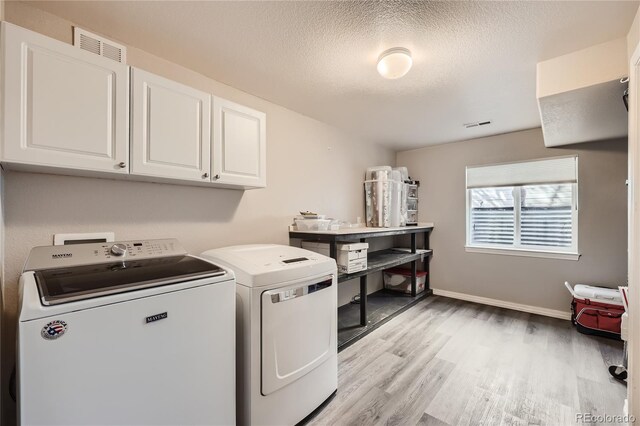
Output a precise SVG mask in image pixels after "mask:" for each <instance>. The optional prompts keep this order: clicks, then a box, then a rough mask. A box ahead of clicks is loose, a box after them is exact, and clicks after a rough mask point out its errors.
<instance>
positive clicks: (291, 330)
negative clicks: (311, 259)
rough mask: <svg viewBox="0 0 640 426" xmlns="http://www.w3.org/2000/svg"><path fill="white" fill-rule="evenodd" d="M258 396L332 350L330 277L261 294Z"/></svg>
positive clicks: (311, 366) (334, 295) (333, 291)
mask: <svg viewBox="0 0 640 426" xmlns="http://www.w3.org/2000/svg"><path fill="white" fill-rule="evenodd" d="M261 304H262V318H261V321H262V336H261V337H262V339H261V356H262V386H261V392H262V395H269V394H270V393H272V392H274V391H276V390H278V389H280V388H282V387H284V386H286V385H288V384H289V383H291V382H293V381H295V380H297V379H298V378H300V377H302V376H304V375H305V374H307V373H308V372H309V371H311V370H313V369H314V368H316V367H317V366H318V365H320V364H322V363H323V362H324V361H326V360H327V359H328V358H329V357H331V355H335V354H336V333H337V330H336V327H337V325H336V317H337V285H336V282H335V279H334V277H333V276H327V277H324V278H321V279H319V280H314V281H312V282H309V281H307V282H300V283H297V284H294V285H288V286H286V287H281V288H277V289H271V290H268V291H265V292H263V293H262V298H261Z"/></svg>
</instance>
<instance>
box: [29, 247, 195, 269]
mask: <svg viewBox="0 0 640 426" xmlns="http://www.w3.org/2000/svg"><path fill="white" fill-rule="evenodd" d="M186 254H187V252H186V250H185V249H184V248H183V247H182V245H181V244H180V243H179V242H178V240H176V239H162V240H134V241H117V242H113V243H89V244H72V245H67V246H44V247H34V248H33V249H32V250H31V253H30V254H29V258H28V259H27V262H26V264H25V267H24V270H25V271H37V270H40V269H52V268H64V267H69V266H82V265H91V264H99V263H108V262H114V261H126V260H139V259H140V260H141V259H150V258H155V257H169V256H184V255H186Z"/></svg>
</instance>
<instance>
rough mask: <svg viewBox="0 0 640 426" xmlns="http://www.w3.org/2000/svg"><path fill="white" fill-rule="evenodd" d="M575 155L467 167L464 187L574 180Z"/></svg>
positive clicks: (571, 181)
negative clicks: (465, 185)
mask: <svg viewBox="0 0 640 426" xmlns="http://www.w3.org/2000/svg"><path fill="white" fill-rule="evenodd" d="M577 162H578V157H556V158H547V159H542V160H534V161H525V162H519V163H510V164H498V165H492V166H475V167H467V188H487V187H494V186H514V185H533V184H543V183H575V182H577V181H578V166H577Z"/></svg>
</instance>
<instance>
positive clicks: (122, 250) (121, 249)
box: [111, 244, 127, 256]
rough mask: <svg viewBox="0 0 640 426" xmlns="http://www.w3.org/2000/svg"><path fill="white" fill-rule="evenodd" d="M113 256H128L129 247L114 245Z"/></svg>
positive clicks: (112, 247)
mask: <svg viewBox="0 0 640 426" xmlns="http://www.w3.org/2000/svg"><path fill="white" fill-rule="evenodd" d="M111 254H112V255H114V256H124V255H125V254H127V246H125V245H124V244H114V245H112V246H111Z"/></svg>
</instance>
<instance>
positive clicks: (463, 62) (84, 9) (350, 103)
mask: <svg viewBox="0 0 640 426" xmlns="http://www.w3.org/2000/svg"><path fill="white" fill-rule="evenodd" d="M30 3H31V4H32V5H34V6H36V7H39V8H42V9H45V10H47V11H49V12H51V13H54V14H56V15H59V16H61V17H64V18H66V19H68V20H71V21H73V22H74V23H76V24H78V25H81V26H85V27H87V28H88V29H90V30H94V31H96V32H99V33H103V34H107V35H110V36H112V37H113V38H115V39H118V40H121V41H123V42H125V43H127V44H130V45H133V46H136V47H139V48H141V49H143V50H146V51H148V52H151V53H153V54H156V55H158V56H161V57H164V58H166V59H169V60H171V61H173V62H178V63H180V64H182V65H184V66H187V67H189V68H192V69H194V70H197V71H199V72H201V73H202V74H205V75H207V76H210V77H212V78H214V79H216V80H219V81H222V82H224V83H227V84H229V85H231V86H234V87H236V88H239V89H241V90H244V91H246V92H249V93H252V94H255V95H258V96H260V97H263V98H265V99H268V100H270V101H273V102H275V103H278V104H280V105H283V106H286V107H288V108H290V109H292V110H295V111H298V112H300V113H303V114H305V115H308V116H311V117H314V118H316V119H318V120H321V121H324V122H326V123H329V124H333V125H335V126H337V127H339V128H342V129H344V130H346V131H348V132H351V133H353V134H355V135H358V136H362V137H364V138H367V139H368V140H371V141H373V142H378V143H382V144H384V145H387V146H391V147H393V148H396V149H405V148H413V147H419V146H424V145H428V144H434V143H443V142H451V141H456V140H463V139H469V138H474V137H479V136H485V135H489V134H497V133H504V132H508V131H513V130H520V129H525V128H531V127H536V126H539V125H540V118H539V114H538V109H537V105H536V99H535V71H536V68H535V65H536V63H537V62H539V61H541V60H544V59H549V58H552V57H555V56H558V55H561V54H565V53H569V52H572V51H575V50H579V49H582V48H585V47H588V46H591V45H594V44H597V43H601V42H604V41H609V40H612V39H615V38H618V37H622V36H625V35H626V33H627V31H628V30H629V27H630V25H631V22H632V20H633V17H634V14H635V11H636V9H637V7H638V3H637V2H580V1H573V2H203V1H178V2H168V1H164V2H146V1H114V2H103V1H70V2H58V1H36V2H30ZM395 46H403V47H407V48H409V49H410V50H411V51H412V52H413V58H414V67H413V69H412V70H411V71H410V72H409V74H407V75H406V76H405V77H404V78H402V79H399V80H385V79H383V78H382V77H380V76H379V75H378V74H377V72H376V67H375V64H376V59H377V57H378V55H379V53H380V52H382V51H384V50H385V49H387V48H390V47H395ZM483 120H492V121H493V123H492V124H491V125H490V126H486V127H482V128H475V129H465V128H464V127H463V126H462V124H463V123H467V122H474V121H483Z"/></svg>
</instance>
